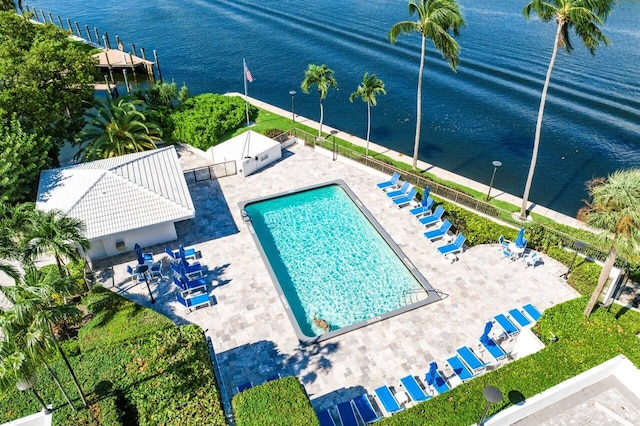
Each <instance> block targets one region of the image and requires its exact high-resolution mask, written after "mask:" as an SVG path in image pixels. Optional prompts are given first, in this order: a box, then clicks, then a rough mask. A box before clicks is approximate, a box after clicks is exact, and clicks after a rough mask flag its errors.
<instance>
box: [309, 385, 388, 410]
mask: <svg viewBox="0 0 640 426" xmlns="http://www.w3.org/2000/svg"><path fill="white" fill-rule="evenodd" d="M366 392H367V391H366V389H365V388H363V387H362V386H352V387H349V388H340V389H336V390H334V391H332V392H329V393H326V394H324V395H322V396H319V397H317V398H314V395H313V394H309V399H310V400H311V405H313V408H315V409H316V410H317V411H321V410H326V409H327V408H330V407H332V406H334V405H336V404H339V403H341V402H346V401H349V400H350V399H353V398H355V397H357V396H360V395H362V394H363V393H366ZM369 399H370V400H371V404H373V405H374V408H376V409H377V410H378V412H380V407H378V406H377V405H376V401H374V398H369Z"/></svg>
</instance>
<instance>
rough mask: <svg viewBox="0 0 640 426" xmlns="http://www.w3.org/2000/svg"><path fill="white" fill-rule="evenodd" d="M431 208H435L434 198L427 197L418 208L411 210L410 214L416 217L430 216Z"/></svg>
mask: <svg viewBox="0 0 640 426" xmlns="http://www.w3.org/2000/svg"><path fill="white" fill-rule="evenodd" d="M431 207H433V198H431V197H426V198H423V199H422V201H421V202H420V205H419V206H418V207H414V208H412V209H411V210H409V213H411V214H412V215H414V216H416V217H418V216H424V215H430V214H431Z"/></svg>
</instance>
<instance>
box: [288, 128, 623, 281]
mask: <svg viewBox="0 0 640 426" xmlns="http://www.w3.org/2000/svg"><path fill="white" fill-rule="evenodd" d="M284 135H286V137H287V138H290V137H295V138H297V139H298V140H299V141H304V145H305V146H309V147H316V146H319V147H321V148H324V149H327V150H329V151H332V152H333V156H334V157H333V158H334V160H335V159H336V158H337V156H338V155H342V156H343V157H345V158H348V159H350V160H353V161H356V162H358V163H360V164H363V165H365V166H367V167H370V168H372V169H375V170H378V171H380V172H382V173H385V174H388V175H391V174H393V173H394V172H397V173H399V174H400V176H401V177H402V179H403V180H407V181H409V182H410V183H411V184H413V185H414V186H417V187H419V188H424V187H427V186H428V187H429V189H430V191H431V192H432V193H433V194H435V195H437V196H438V197H441V198H444V199H446V200H448V201H452V202H454V203H456V204H459V205H461V206H464V207H466V208H468V209H470V210H473V211H475V212H478V213H481V214H483V215H486V216H489V217H491V218H493V219H497V220H500V221H502V222H504V223H507V224H509V225H511V226H514V227H520V226H522V223H521V222H519V221H517V220H516V219H515V218H513V217H512V212H510V211H507V210H503V209H501V208H499V207H496V206H494V205H492V204H489V203H487V202H485V201H483V200H479V199H477V198H474V197H472V196H470V195H468V194H466V193H464V192H462V191H459V190H457V189H454V188H450V187H448V186H445V185H442V184H440V183H437V182H434V181H432V180H431V179H428V178H427V177H425V176H423V175H420V174H417V173H414V172H412V171H409V170H403V169H399V168H398V167H396V166H395V165H393V164H390V163H387V162H384V161H381V160H378V159H375V158H373V157H370V156H366V155H364V154H363V153H361V152H357V151H355V150H353V149H350V148H347V147H344V146H341V145H338V144H337V143H336V142H335V139H334V137H333V136H329V138H320V137H318V136H315V135H312V134H310V133H307V132H305V131H303V130H299V129H292V130H289V131H288V132H286V133H284V134H283V136H284ZM536 224H537V225H538V226H540V227H542V228H543V229H544V230H545V232H547V233H548V234H549V235H552V236H554V237H555V239H556V240H557V241H559V243H560V244H561V245H562V246H563V247H565V248H568V249H571V250H574V251H578V252H579V253H580V254H582V255H584V256H586V257H589V258H592V259H596V260H599V261H604V260H605V258H606V257H607V251H605V250H602V249H600V248H598V247H595V246H593V245H591V244H584V243H582V244H580V243H579V240H578V239H577V238H575V237H573V236H571V235H567V234H565V233H563V232H561V231H558V230H556V229H553V228H549V227H548V226H545V225H543V224H541V223H536ZM576 243H578V244H576ZM582 245H583V246H584V248H581V246H582ZM627 265H628V262H627V261H626V260H625V259H623V258H621V257H618V259H617V261H616V266H618V267H622V268H625V269H626V267H627Z"/></svg>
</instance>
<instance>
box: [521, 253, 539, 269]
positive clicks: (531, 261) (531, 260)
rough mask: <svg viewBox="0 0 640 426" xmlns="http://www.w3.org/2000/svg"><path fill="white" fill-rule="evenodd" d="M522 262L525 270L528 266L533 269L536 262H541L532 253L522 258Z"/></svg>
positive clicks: (536, 255)
mask: <svg viewBox="0 0 640 426" xmlns="http://www.w3.org/2000/svg"><path fill="white" fill-rule="evenodd" d="M522 261H523V262H524V263H526V264H527V268H528V267H529V266H533V267H534V268H535V267H536V265H537V264H538V262H542V258H541V257H540V256H539V255H538V253H537V252H535V251H534V252H531V253H529V254H528V255H526V256H524V257H523V258H522Z"/></svg>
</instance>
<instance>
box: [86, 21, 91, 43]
mask: <svg viewBox="0 0 640 426" xmlns="http://www.w3.org/2000/svg"><path fill="white" fill-rule="evenodd" d="M84 30H85V31H86V32H87V40H89V42H90V43H93V40H92V39H91V31H89V25H87V24H84Z"/></svg>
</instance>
